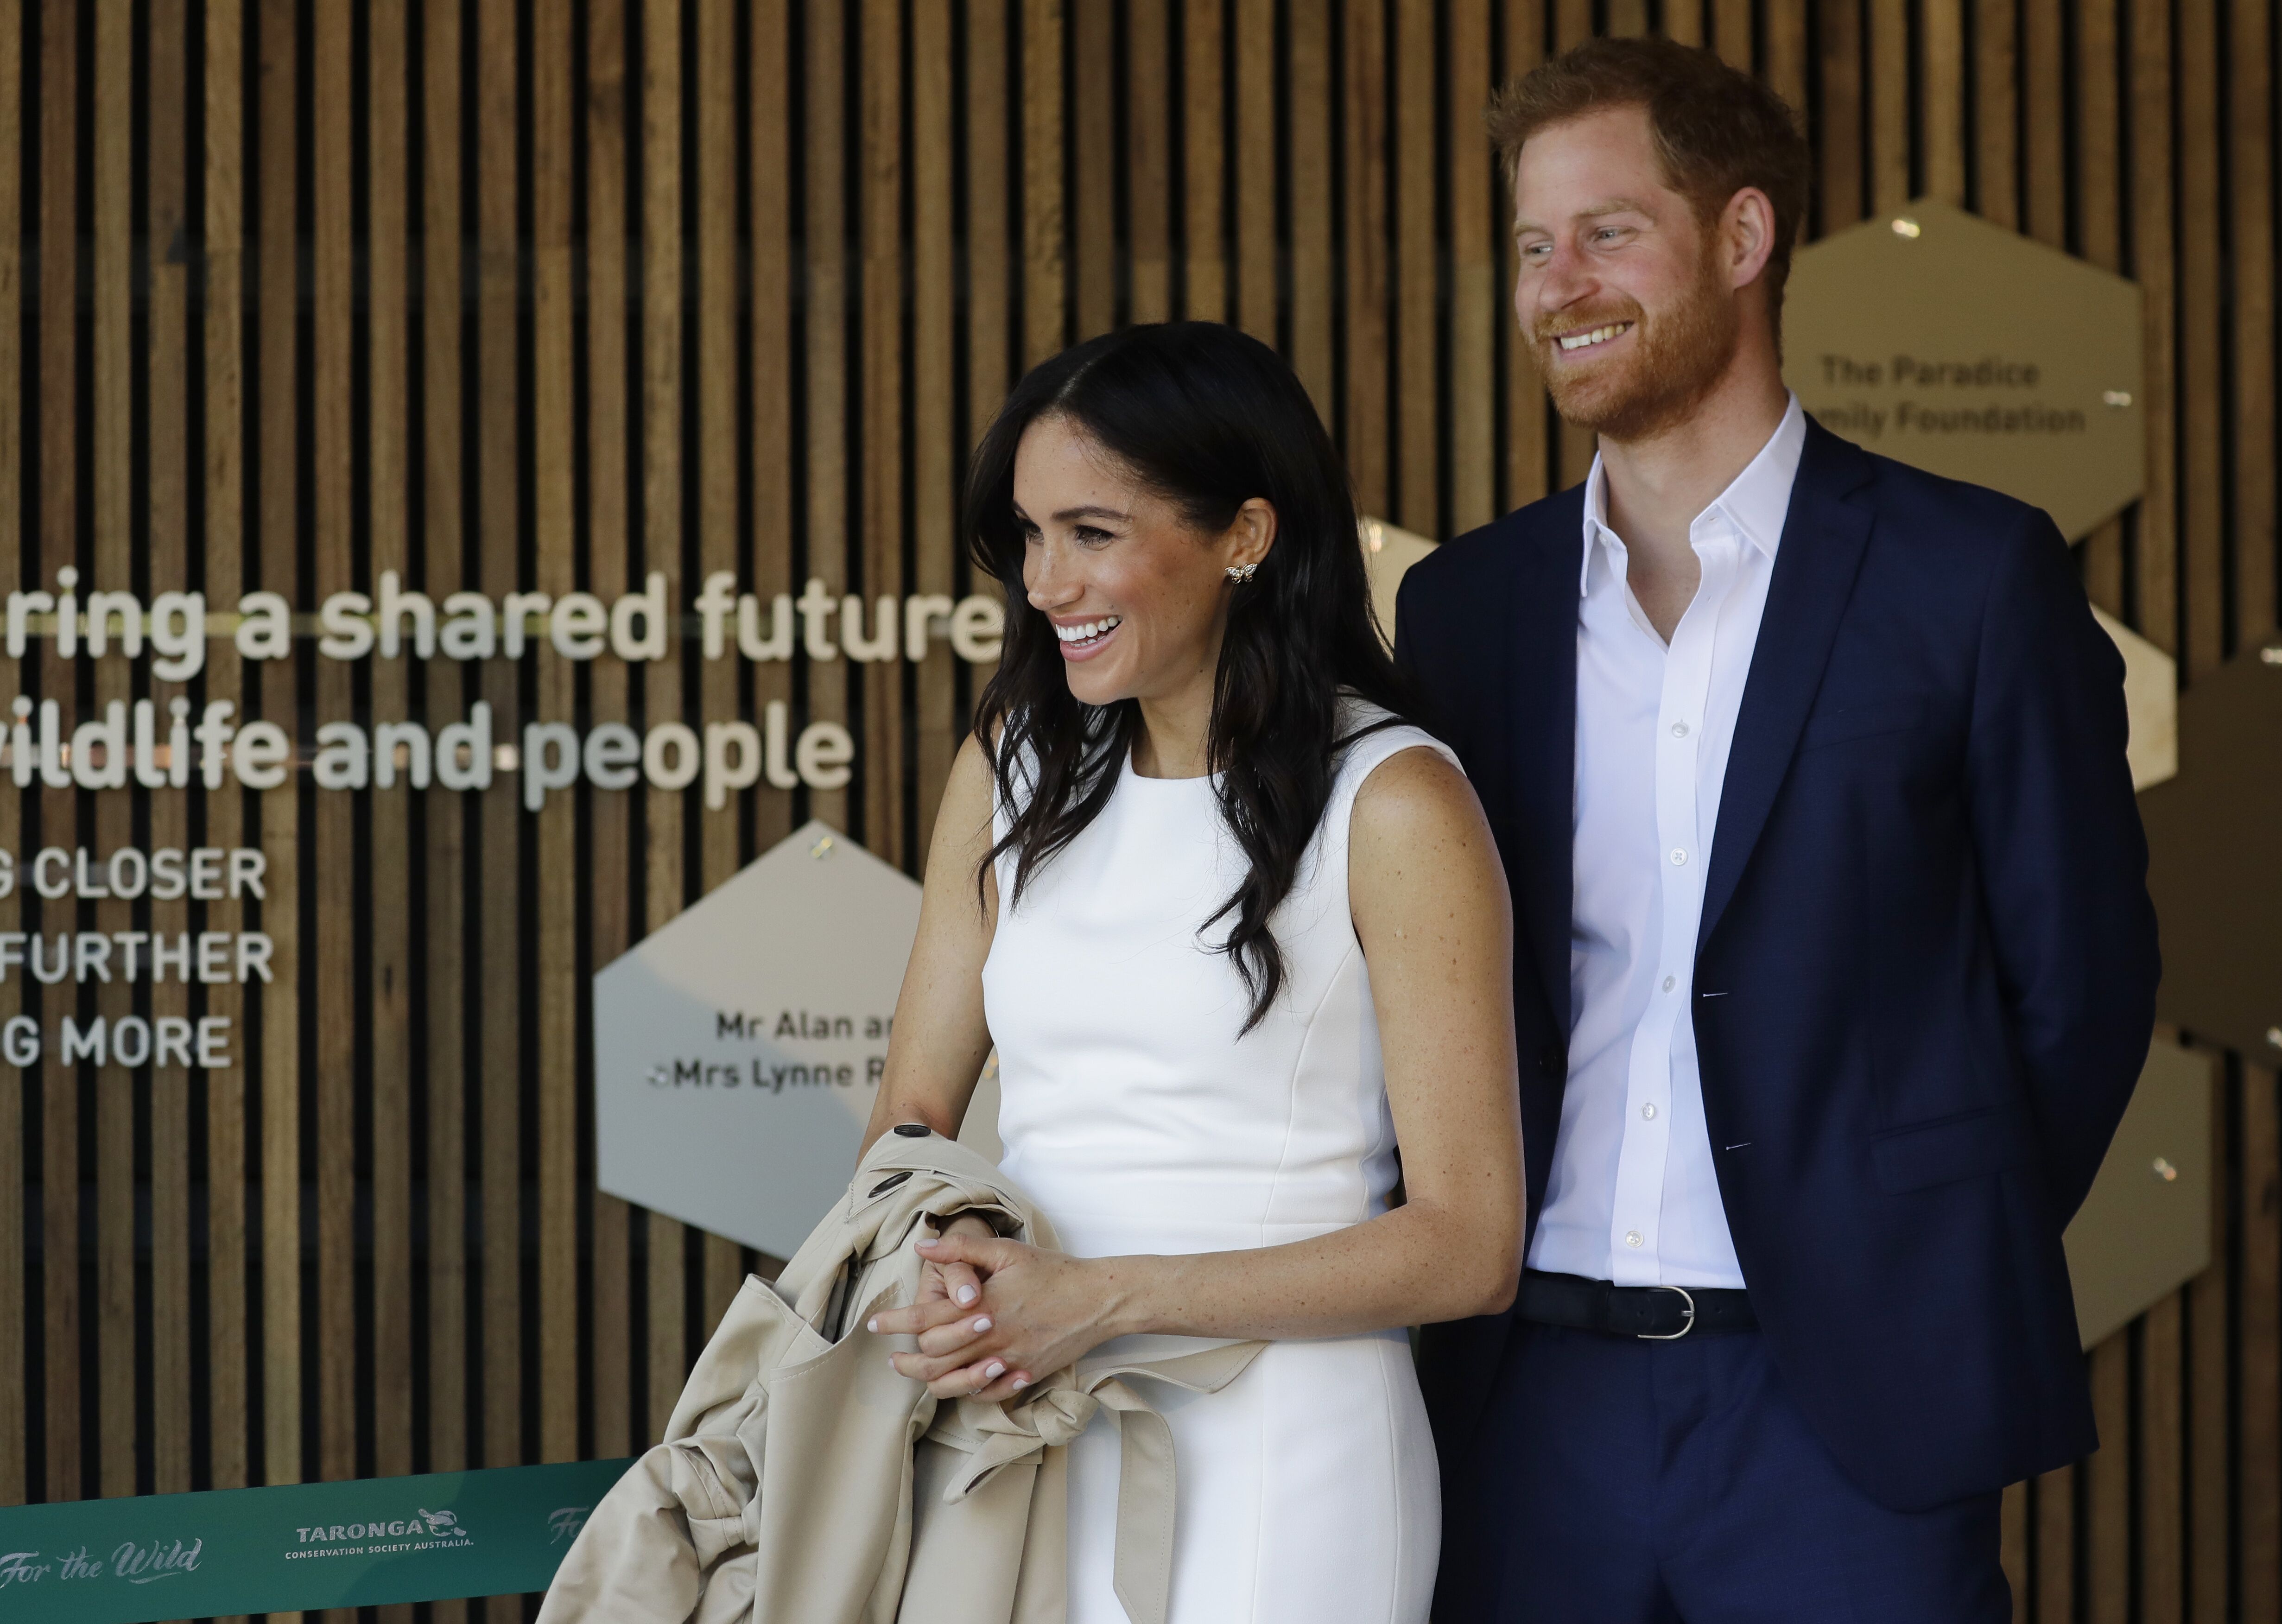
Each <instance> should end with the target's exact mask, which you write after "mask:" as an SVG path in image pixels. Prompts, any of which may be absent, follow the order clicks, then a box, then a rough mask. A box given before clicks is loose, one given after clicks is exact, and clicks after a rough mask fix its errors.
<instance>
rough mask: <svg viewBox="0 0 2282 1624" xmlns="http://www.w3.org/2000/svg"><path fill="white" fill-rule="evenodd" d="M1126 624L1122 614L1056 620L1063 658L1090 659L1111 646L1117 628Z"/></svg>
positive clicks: (1055, 633)
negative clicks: (1087, 618) (1084, 618)
mask: <svg viewBox="0 0 2282 1624" xmlns="http://www.w3.org/2000/svg"><path fill="white" fill-rule="evenodd" d="M1124 624H1125V618H1124V617H1123V616H1122V615H1100V616H1097V617H1095V618H1092V619H1090V620H1056V621H1054V623H1053V626H1054V635H1055V636H1056V637H1057V638H1059V640H1060V641H1061V647H1062V658H1064V659H1065V660H1090V659H1091V658H1092V657H1094V656H1095V655H1097V654H1099V653H1100V652H1101V651H1102V650H1103V649H1106V648H1107V647H1109V643H1110V640H1111V639H1112V638H1114V637H1115V636H1116V635H1117V628H1118V627H1119V626H1122V625H1124Z"/></svg>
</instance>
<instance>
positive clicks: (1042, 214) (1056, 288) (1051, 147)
mask: <svg viewBox="0 0 2282 1624" xmlns="http://www.w3.org/2000/svg"><path fill="white" fill-rule="evenodd" d="M1021 7H1022V80H1021V97H1022V323H1023V333H1022V361H1023V364H1024V365H1025V366H1032V367H1035V366H1036V365H1037V364H1038V362H1040V361H1044V360H1045V358H1046V357H1047V356H1049V355H1052V354H1054V353H1055V352H1057V351H1058V350H1059V349H1060V348H1061V347H1062V346H1063V343H1064V341H1065V332H1066V323H1067V319H1068V318H1067V310H1066V308H1065V307H1066V305H1067V291H1066V290H1065V288H1064V286H1063V282H1064V279H1065V276H1066V275H1067V265H1068V262H1069V260H1068V246H1067V241H1066V240H1065V233H1064V221H1063V214H1062V8H1061V6H1060V5H1059V4H1058V3H1057V0H1021Z"/></svg>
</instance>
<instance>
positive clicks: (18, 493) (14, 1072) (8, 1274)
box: [0, 0, 32, 1505]
mask: <svg viewBox="0 0 2282 1624" xmlns="http://www.w3.org/2000/svg"><path fill="white" fill-rule="evenodd" d="M23 48H24V13H23V7H22V4H21V0H0V136H4V141H0V559H4V560H7V561H8V564H7V565H6V566H0V567H5V568H8V569H9V571H10V573H9V575H8V585H10V586H11V587H13V586H15V585H16V583H17V581H18V579H19V578H20V576H21V573H22V559H23V557H24V553H23V550H22V549H23V545H24V536H23V524H22V514H23V509H22V506H21V503H22V501H23V495H24V492H23V476H24V465H23V442H22V440H21V439H20V436H21V435H22V432H23V411H22V407H21V405H20V404H19V403H20V401H21V400H22V399H23V396H22V393H21V390H22V388H23V385H24V377H23V374H22V370H21V369H22V366H23V361H24V356H23V350H22V347H21V344H20V338H21V334H20V331H19V327H18V323H19V322H20V321H21V320H22V319H23V297H24V292H23V287H24V284H23V274H22V268H21V256H22V235H21V234H22V231H23V228H24V217H23V207H24V190H23V175H24V153H25V150H26V149H25V144H24V142H23V139H22V137H23V135H24V129H23V119H24V98H23V88H24V60H23ZM17 687H18V688H19V691H20V690H21V688H22V687H23V674H22V672H21V671H20V670H19V672H18V675H17ZM9 697H10V699H11V701H12V700H13V699H14V698H15V695H10V696H9ZM13 719H14V717H13V714H12V713H11V714H10V717H9V720H10V721H13ZM11 765H13V764H11ZM25 798H26V797H25V794H24V792H23V791H22V790H19V789H17V788H16V787H15V781H14V778H13V776H12V775H11V777H10V779H9V781H8V783H7V784H6V785H5V786H4V787H0V851H19V850H21V849H22V845H23V839H22V836H23V822H24V801H25ZM19 898H20V893H19ZM22 907H23V904H22V902H21V901H20V900H19V899H12V900H11V902H10V905H8V906H7V908H6V909H5V911H4V914H0V917H5V918H7V919H8V921H10V923H11V924H14V923H15V922H16V921H17V919H18V916H19V913H20V911H21V909H22ZM23 985H24V983H23V980H22V978H21V977H18V978H17V979H15V980H13V981H11V982H8V983H0V1023H4V1022H8V1021H12V1020H13V1019H14V1018H15V1017H16V1016H17V1015H18V1014H20V1013H21V1011H22V1008H23ZM23 1123H24V1074H23V1072H22V1071H21V1070H19V1068H16V1067H13V1066H9V1067H4V1068H0V1394H21V1395H23V1397H22V1398H21V1399H10V1400H6V1401H0V1505H21V1504H23V1503H24V1498H25V1496H26V1494H27V1491H28V1489H29V1488H30V1479H31V1464H32V1463H31V1460H30V1457H29V1453H28V1451H29V1449H30V1447H31V1438H30V1430H31V1429H30V1420H31V1415H30V1405H31V1392H30V1389H29V1387H28V1386H27V1380H26V1377H27V1370H26V1358H25V1356H26V1355H27V1353H28V1352H29V1348H28V1347H27V1341H26V1338H25V1334H24V1327H25V1320H26V1318H27V1316H28V1315H29V1314H30V1312H31V1309H32V1303H31V1298H30V1294H29V1289H28V1282H27V1278H26V1273H27V1271H26V1267H25V1265H26V1263H27V1255H26V1251H25V1239H26V1237H25V1233H24V1174H25V1171H26V1169H25V1166H24V1139H23Z"/></svg>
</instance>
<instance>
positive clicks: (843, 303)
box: [645, 6, 1060, 1421]
mask: <svg viewBox="0 0 2282 1624" xmlns="http://www.w3.org/2000/svg"><path fill="white" fill-rule="evenodd" d="M842 16H843V13H842V10H841V8H839V7H837V6H822V7H810V8H807V9H806V10H805V11H804V12H803V18H804V22H803V27H804V28H805V30H806V34H807V41H808V49H807V58H808V59H807V64H806V66H807V73H808V83H807V87H806V91H807V98H808V128H807V129H806V130H805V131H803V139H802V145H803V147H804V148H805V150H806V153H807V159H808V163H807V171H808V172H807V176H806V180H807V193H806V196H807V207H808V221H807V231H806V237H807V245H808V309H807V323H808V333H807V339H808V346H807V348H808V354H807V361H808V399H807V401H806V402H805V406H806V414H805V415H806V420H807V428H808V513H807V516H806V517H807V521H808V523H807V534H808V548H809V552H808V568H809V575H810V577H811V579H821V580H822V581H823V582H824V584H825V586H826V587H827V589H829V588H835V587H845V586H846V585H847V582H848V575H847V568H848V548H849V526H850V515H849V510H848V507H849V503H848V499H849V472H848V419H849V391H850V378H849V377H848V328H847V323H848V320H849V312H850V299H849V286H848V283H849V277H850V266H849V265H848V262H847V260H848V256H847V252H846V242H847V223H848V222H847V214H848V198H847V180H848V176H847V166H846V164H845V162H844V161H843V154H844V146H843V136H844V135H845V128H844V120H847V119H849V118H851V117H854V116H857V114H858V109H856V108H852V107H850V106H848V105H846V97H844V95H843V94H842V90H843V87H844V84H845V77H844V75H843V74H842V62H843V54H842V53H843V51H845V50H846V49H847V48H848V42H847V41H845V40H844V39H842V27H841V25H842ZM1004 48H1005V47H1004V45H1003V43H1002V44H999V45H997V46H995V47H994V49H998V50H1004ZM651 66H652V67H653V68H654V67H655V66H656V64H655V61H654V60H652V61H651ZM1011 88H1012V87H1010V89H1011ZM648 116H649V117H650V119H651V126H652V131H653V136H652V139H653V142H655V141H656V139H658V138H659V137H658V136H657V135H656V120H655V115H648ZM663 167H664V165H663V163H662V162H660V163H653V164H652V165H651V173H652V174H656V172H657V171H658V170H659V169H662V168H663ZM646 184H647V183H646ZM645 195H646V196H648V197H650V198H656V196H657V192H656V187H655V186H648V190H647V191H646V194H645ZM677 207H678V205H677ZM650 220H651V224H650V233H651V236H652V237H653V238H655V237H656V233H657V231H658V230H659V229H660V227H661V224H662V221H661V217H660V216H659V215H658V214H656V212H655V208H654V209H653V212H652V214H651V216H650ZM859 223H860V222H859ZM1025 229H1027V227H1026V228H1025ZM652 247H653V249H654V250H655V251H656V252H659V253H664V252H665V251H666V249H665V245H663V244H658V243H656V242H653V244H652ZM677 274H678V273H677ZM1057 285H1059V284H1057ZM860 297H861V290H860V289H859V290H858V298H859V299H860ZM647 311H648V307H646V313H647ZM654 315H655V319H656V320H658V321H664V322H676V321H678V320H679V317H678V315H676V313H675V312H674V311H672V310H670V309H666V308H663V307H660V308H658V309H656V311H655V313H654ZM646 319H648V315H647V314H646ZM1059 322H1060V318H1059V316H1057V317H1056V318H1055V323H1056V326H1055V330H1056V331H1057V332H1059V330H1060V328H1059ZM1056 347H1059V345H1057V346H1056ZM652 354H656V351H655V350H653V351H652ZM1033 359H1035V357H1034V358H1033ZM662 399H664V400H667V401H669V402H670V401H671V399H672V397H671V396H664V397H662ZM991 404H992V407H993V408H996V406H997V401H996V400H994V401H992V403H991ZM649 429H650V432H651V433H652V434H653V435H655V434H656V432H657V425H656V423H655V422H654V421H653V422H652V423H650V424H649ZM668 452H669V455H670V448H668ZM653 517H655V514H653ZM650 533H651V535H652V536H654V537H655V536H657V535H659V534H661V532H659V531H658V530H657V529H656V527H655V525H653V528H652V529H651V532H650ZM833 643H834V647H835V648H836V647H837V644H838V638H837V637H836V635H835V636H834V639H833ZM846 672H847V664H846V663H842V662H840V661H838V659H837V657H836V656H835V658H834V661H833V662H832V663H826V662H822V661H815V660H811V661H810V662H809V663H808V719H810V720H813V721H833V722H842V723H844V722H846V721H847V719H848V680H847V677H846V674H845V673H846ZM653 714H654V715H655V714H657V712H656V711H655V709H653ZM848 799H849V792H848V791H847V790H845V789H831V790H817V791H814V792H812V793H811V795H810V796H809V810H810V812H811V815H812V816H814V817H818V818H821V819H822V820H825V821H826V822H827V823H830V824H833V825H834V826H835V827H837V828H843V829H844V828H848V827H849V821H848ZM675 874H676V878H675V880H674V890H673V895H674V897H675V907H676V908H677V909H678V908H679V897H680V880H679V869H678V868H677V869H676V870H675ZM658 884H659V881H658V879H657V878H656V876H655V875H654V876H653V878H652V881H651V890H652V892H653V894H654V895H655V893H656V890H657V887H658ZM652 922H653V928H655V924H656V916H655V913H653V921H652ZM653 1284H655V1281H653ZM659 1419H660V1420H661V1421H662V1420H664V1416H663V1415H661V1416H660V1417H659Z"/></svg>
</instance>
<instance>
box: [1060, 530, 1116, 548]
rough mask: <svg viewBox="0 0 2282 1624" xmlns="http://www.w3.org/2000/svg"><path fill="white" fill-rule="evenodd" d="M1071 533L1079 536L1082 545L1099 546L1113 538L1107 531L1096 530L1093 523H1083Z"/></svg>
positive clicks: (1079, 543) (1078, 539) (1079, 542)
mask: <svg viewBox="0 0 2282 1624" xmlns="http://www.w3.org/2000/svg"><path fill="white" fill-rule="evenodd" d="M1070 533H1071V534H1072V535H1074V536H1075V537H1076V538H1077V541H1078V545H1079V546H1081V547H1099V546H1101V545H1102V544H1103V543H1105V542H1106V541H1108V540H1110V539H1111V537H1110V534H1109V532H1107V531H1106V530H1096V529H1095V528H1094V527H1093V526H1092V525H1091V524H1081V525H1079V526H1078V527H1077V528H1076V529H1075V530H1074V531H1072V532H1070Z"/></svg>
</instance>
